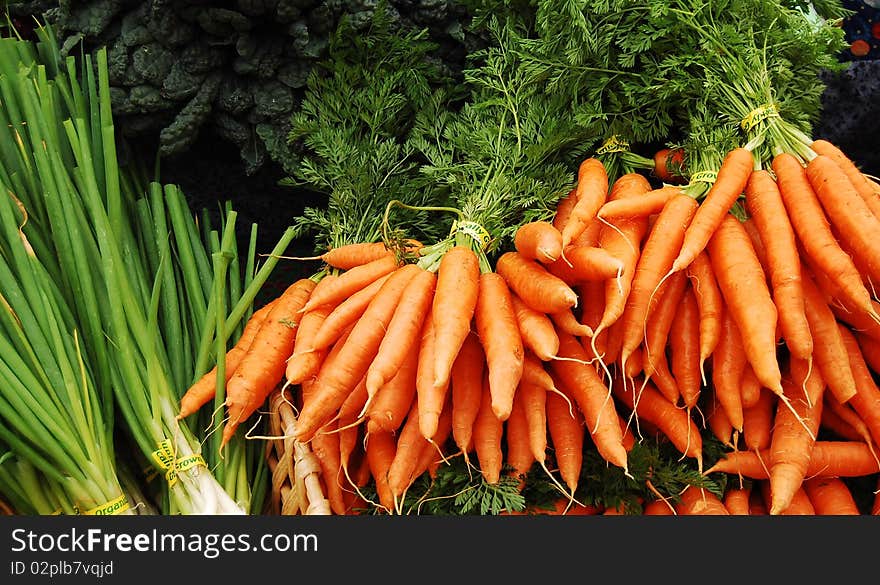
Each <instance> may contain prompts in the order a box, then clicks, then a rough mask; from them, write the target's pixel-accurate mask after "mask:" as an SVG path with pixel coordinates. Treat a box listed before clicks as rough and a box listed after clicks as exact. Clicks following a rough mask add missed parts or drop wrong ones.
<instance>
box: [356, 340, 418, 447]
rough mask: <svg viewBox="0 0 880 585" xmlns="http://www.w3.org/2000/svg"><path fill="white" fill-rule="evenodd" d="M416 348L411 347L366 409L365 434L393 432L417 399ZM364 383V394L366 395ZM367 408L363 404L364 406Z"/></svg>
mask: <svg viewBox="0 0 880 585" xmlns="http://www.w3.org/2000/svg"><path fill="white" fill-rule="evenodd" d="M419 355H420V353H419V345H415V344H414V345H413V346H412V347H410V349H409V352H408V353H407V357H406V359H405V360H404V362H403V364H402V365H401V367H400V369H399V370H398V371H397V373H396V374H394V377H392V378H391V379H390V380H388V381H387V382H385V384H384V385H383V386H382V387H381V388H379V390H378V391H377V392H376V394H375V396H374V397H373V400H372V401H371V402H370V403H369V404H368V405H366V406H367V411H366V412H365V413H364V415H365V416H366V418H367V432H368V433H373V432H376V431H378V430H384V431H390V432H394V431H396V430H397V429H399V428H400V425H401V424H403V421H404V419H405V418H406V414H407V413H408V412H409V410H410V407H412V403H413V400H414V399H415V397H416V372H417V371H418V360H419ZM366 387H367V386H366V380H364V391H366ZM365 404H366V402H365Z"/></svg>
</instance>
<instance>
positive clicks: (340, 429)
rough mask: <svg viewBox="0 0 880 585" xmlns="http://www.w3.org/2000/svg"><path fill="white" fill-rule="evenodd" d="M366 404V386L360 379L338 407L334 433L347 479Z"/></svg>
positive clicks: (341, 464)
mask: <svg viewBox="0 0 880 585" xmlns="http://www.w3.org/2000/svg"><path fill="white" fill-rule="evenodd" d="M366 402H367V386H366V380H364V379H361V381H360V382H358V385H357V386H355V389H354V391H353V392H352V393H351V394H349V395H348V398H346V399H345V402H343V403H342V406H340V407H339V418H338V419H337V424H336V433H337V434H338V435H339V456H340V467H341V468H342V471H343V473H344V474H345V476H346V479H350V477H349V473H348V470H349V465H350V463H351V457H352V454H353V453H354V452H355V451H356V448H357V441H358V437H360V435H361V429H362V428H363V426H362V425H361V422H363V418H362V417H361V416H360V414H359V413H360V412H361V410H362V409H363V407H364V404H366Z"/></svg>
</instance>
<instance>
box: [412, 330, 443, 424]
mask: <svg viewBox="0 0 880 585" xmlns="http://www.w3.org/2000/svg"><path fill="white" fill-rule="evenodd" d="M434 331H435V328H434V316H433V315H430V314H429V315H428V318H427V319H426V320H425V324H424V328H423V329H422V333H421V340H420V342H419V349H418V358H417V361H416V396H417V397H418V402H419V430H420V431H421V433H422V436H423V437H424V438H425V439H428V440H431V439H432V438H433V436H434V435H435V434H436V433H437V425H439V424H440V415H441V413H442V412H443V408H444V405H445V404H446V396H447V394H448V393H449V383H448V382H447V383H446V384H443V385H442V386H435V385H434V344H435V337H434Z"/></svg>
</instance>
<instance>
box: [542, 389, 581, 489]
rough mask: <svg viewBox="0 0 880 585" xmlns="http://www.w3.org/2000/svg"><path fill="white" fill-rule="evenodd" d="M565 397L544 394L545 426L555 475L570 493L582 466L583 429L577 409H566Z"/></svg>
mask: <svg viewBox="0 0 880 585" xmlns="http://www.w3.org/2000/svg"><path fill="white" fill-rule="evenodd" d="M561 390H562V392H563V393H565V392H566V391H565V390H564V389H561ZM568 399H569V401H570V400H571V397H568ZM569 401H567V400H566V399H565V398H563V396H560V395H559V394H556V393H550V394H547V403H546V406H547V430H548V431H549V433H550V443H551V445H552V447H553V455H554V458H555V460H556V467H557V469H558V470H559V475H560V477H561V478H562V481H563V483H565V485H566V486H568V490H569V494H570V495H571V497H574V493H575V491H576V490H577V487H578V482H579V480H580V474H581V467H582V466H583V460H584V441H585V440H586V429H585V428H584V422H583V417H582V415H581V412H580V411H579V410H577V409H574V410H572V409H570V408H569Z"/></svg>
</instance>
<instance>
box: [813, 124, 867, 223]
mask: <svg viewBox="0 0 880 585" xmlns="http://www.w3.org/2000/svg"><path fill="white" fill-rule="evenodd" d="M810 148H811V149H812V150H813V151H814V152H815V153H816V154H820V155H823V156H827V157H828V158H830V159H831V160H833V161H834V162H835V163H836V164H837V166H838V167H840V169H841V170H842V171H843V172H844V174H845V175H846V176H847V178H848V179H849V180H850V182H851V183H852V185H853V187H854V188H855V189H856V191H857V192H858V194H859V195H860V196H861V197H862V199H864V200H865V203H867V204H868V206H869V207H870V208H871V210H872V211H873V212H874V215H877V216H878V217H880V215H878V213H880V199H878V196H880V187H878V186H877V184H876V183H874V182H872V181H871V180H870V179H869V178H868V177H866V176H865V174H864V173H862V171H861V170H860V169H859V168H858V167H857V166H856V165H855V163H854V162H853V161H852V159H851V158H849V157H848V156H847V155H846V154H845V153H844V152H843V151H842V150H840V148H838V147H837V146H836V145H835V144H834V143H832V142H829V141H828V140H823V139H819V140H815V141H813V143H812V145H811V146H810Z"/></svg>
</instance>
